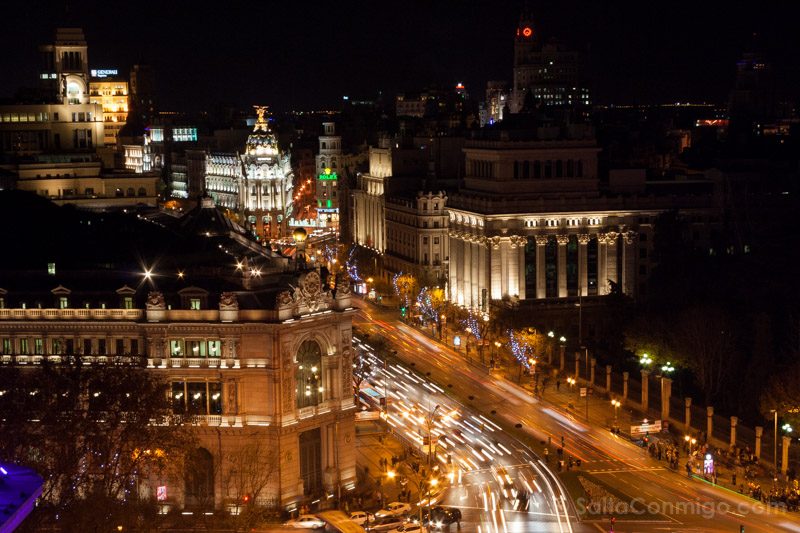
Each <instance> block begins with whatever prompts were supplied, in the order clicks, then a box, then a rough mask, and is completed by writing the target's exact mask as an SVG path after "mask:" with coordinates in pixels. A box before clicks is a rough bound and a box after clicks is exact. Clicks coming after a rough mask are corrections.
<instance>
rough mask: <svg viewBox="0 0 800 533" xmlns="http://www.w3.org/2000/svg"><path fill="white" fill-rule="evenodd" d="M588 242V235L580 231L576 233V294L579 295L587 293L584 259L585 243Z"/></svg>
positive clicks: (586, 274) (587, 275)
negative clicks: (577, 291) (578, 233)
mask: <svg viewBox="0 0 800 533" xmlns="http://www.w3.org/2000/svg"><path fill="white" fill-rule="evenodd" d="M588 244H589V235H588V234H587V233H581V234H580V235H578V290H579V291H580V292H579V293H578V294H580V295H581V296H588V295H589V270H588V268H589V266H588V263H587V261H586V258H587V257H588V256H587V253H586V251H587V245H588Z"/></svg>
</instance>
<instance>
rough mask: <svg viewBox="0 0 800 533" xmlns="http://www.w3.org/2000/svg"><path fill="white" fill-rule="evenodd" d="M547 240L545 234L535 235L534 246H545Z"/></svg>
mask: <svg viewBox="0 0 800 533" xmlns="http://www.w3.org/2000/svg"><path fill="white" fill-rule="evenodd" d="M547 241H548V237H547V235H537V236H536V246H545V245H546V244H547Z"/></svg>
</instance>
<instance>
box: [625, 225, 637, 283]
mask: <svg viewBox="0 0 800 533" xmlns="http://www.w3.org/2000/svg"><path fill="white" fill-rule="evenodd" d="M622 240H623V243H624V244H623V247H622V276H621V277H622V291H623V292H624V293H625V294H629V295H633V294H636V275H637V274H638V272H637V271H636V233H635V232H633V231H627V232H625V233H623V234H622Z"/></svg>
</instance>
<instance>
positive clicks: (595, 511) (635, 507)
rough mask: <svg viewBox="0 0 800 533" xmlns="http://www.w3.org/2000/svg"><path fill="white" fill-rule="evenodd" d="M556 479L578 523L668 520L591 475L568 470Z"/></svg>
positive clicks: (640, 501)
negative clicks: (564, 491) (569, 501)
mask: <svg viewBox="0 0 800 533" xmlns="http://www.w3.org/2000/svg"><path fill="white" fill-rule="evenodd" d="M559 477H560V479H561V482H562V483H563V484H564V487H566V489H567V492H568V493H569V495H570V497H571V498H572V501H573V503H574V504H575V510H576V512H577V513H578V516H579V518H580V519H581V520H610V519H611V518H614V519H616V520H620V521H625V520H628V521H633V520H636V521H643V520H652V521H660V520H667V518H666V517H665V516H664V515H662V514H661V513H659V512H658V511H657V510H655V509H652V506H650V505H648V503H649V502H647V501H645V500H644V499H643V498H641V497H631V496H628V495H626V494H624V493H623V492H621V491H619V490H617V489H616V488H614V487H612V486H611V485H609V484H607V483H605V482H604V481H602V480H601V479H599V478H598V477H597V476H594V475H592V474H589V473H586V472H581V471H570V472H562V473H560V474H559Z"/></svg>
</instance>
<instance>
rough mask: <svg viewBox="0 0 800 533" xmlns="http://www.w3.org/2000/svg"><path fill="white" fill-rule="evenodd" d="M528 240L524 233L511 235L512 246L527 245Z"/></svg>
mask: <svg viewBox="0 0 800 533" xmlns="http://www.w3.org/2000/svg"><path fill="white" fill-rule="evenodd" d="M527 242H528V239H527V237H523V236H522V235H512V236H511V247H512V248H516V247H517V246H525V244H526V243H527Z"/></svg>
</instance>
